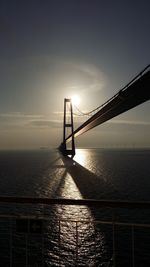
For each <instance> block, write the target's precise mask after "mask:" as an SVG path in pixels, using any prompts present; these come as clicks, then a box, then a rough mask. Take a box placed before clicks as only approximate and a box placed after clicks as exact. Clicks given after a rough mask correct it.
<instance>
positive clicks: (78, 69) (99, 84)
mask: <svg viewBox="0 0 150 267" xmlns="http://www.w3.org/2000/svg"><path fill="white" fill-rule="evenodd" d="M64 66H65V68H66V69H68V72H70V73H72V75H74V77H76V76H78V79H76V80H77V81H78V80H79V82H78V83H77V84H76V81H73V82H72V85H71V84H70V86H68V88H70V89H79V90H81V92H84V91H86V92H87V91H91V89H92V92H93V91H99V90H101V89H102V88H103V86H104V85H105V83H106V75H105V74H104V73H103V72H102V71H101V70H100V69H99V68H97V67H96V66H94V65H92V64H82V63H79V64H77V63H64Z"/></svg>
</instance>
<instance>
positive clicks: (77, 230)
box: [75, 221, 78, 266]
mask: <svg viewBox="0 0 150 267" xmlns="http://www.w3.org/2000/svg"><path fill="white" fill-rule="evenodd" d="M75 266H78V222H77V221H76V264H75Z"/></svg>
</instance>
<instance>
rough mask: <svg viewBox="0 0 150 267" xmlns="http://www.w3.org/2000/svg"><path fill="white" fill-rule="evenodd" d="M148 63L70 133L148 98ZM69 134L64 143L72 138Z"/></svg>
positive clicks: (82, 129) (94, 123)
mask: <svg viewBox="0 0 150 267" xmlns="http://www.w3.org/2000/svg"><path fill="white" fill-rule="evenodd" d="M149 68H150V65H149V66H148V67H147V68H145V69H144V70H143V71H142V72H141V73H140V74H139V75H137V76H136V77H135V78H134V79H133V80H132V81H131V82H130V83H128V84H127V85H126V86H125V87H124V88H123V89H122V90H120V91H119V92H118V93H117V94H116V95H114V97H112V98H111V99H109V100H108V101H107V102H106V103H104V104H103V105H102V106H101V109H100V110H98V112H96V113H95V114H94V115H93V116H91V117H90V118H89V119H88V120H87V121H85V122H84V123H83V124H82V125H81V126H79V127H78V128H77V129H76V130H75V131H74V132H73V133H72V134H73V136H74V137H77V136H79V135H81V134H83V133H85V132H87V131H89V130H90V129H92V128H94V127H96V126H98V125H100V124H102V123H104V122H106V121H108V120H110V119H112V118H114V117H116V116H118V115H120V114H122V113H123V112H125V111H127V110H130V109H132V108H134V107H136V106H138V105H140V104H142V103H144V102H145V101H147V100H149V99H150V70H148V71H147V72H146V73H145V70H147V69H149ZM72 134H70V135H69V136H68V137H67V138H66V139H65V141H66V143H67V142H70V141H71V139H72Z"/></svg>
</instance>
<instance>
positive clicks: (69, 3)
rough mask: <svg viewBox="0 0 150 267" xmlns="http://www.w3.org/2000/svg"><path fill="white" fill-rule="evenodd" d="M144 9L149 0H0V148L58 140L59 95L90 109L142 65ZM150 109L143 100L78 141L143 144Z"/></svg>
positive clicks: (148, 59) (148, 48)
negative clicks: (78, 99) (75, 100)
mask: <svg viewBox="0 0 150 267" xmlns="http://www.w3.org/2000/svg"><path fill="white" fill-rule="evenodd" d="M149 14H150V1H149V0H143V1H138V0H136V1H134V0H130V1H128V0H126V1H124V0H118V1H117V0H113V1H112V0H105V1H104V0H18V1H17V0H1V1H0V149H24V148H27V149H29V148H39V147H41V146H48V147H57V146H58V145H59V144H60V142H61V140H62V125H63V100H64V98H65V97H71V96H72V95H79V96H80V98H81V102H80V104H79V106H78V107H79V109H80V110H82V111H83V112H87V111H90V110H92V109H94V108H96V107H97V106H99V105H100V104H102V103H103V102H104V101H106V100H107V99H109V98H110V97H112V96H113V95H114V94H115V93H117V91H119V90H120V89H121V88H122V87H123V86H124V85H126V84H127V83H128V82H129V81H130V80H131V79H132V78H133V77H134V76H135V75H136V74H138V73H139V72H140V71H141V70H142V69H144V68H145V67H146V66H147V65H148V64H149V63H150V15H149ZM149 115H150V104H149V101H148V102H146V103H144V104H142V105H140V106H138V107H136V108H134V109H132V110H130V111H128V112H126V113H124V114H122V115H120V116H118V117H116V118H114V119H112V120H110V121H108V122H106V123H104V124H103V125H101V126H98V127H96V128H95V129H93V130H91V131H89V132H88V133H86V134H85V135H84V136H81V137H79V138H78V139H77V141H76V142H77V145H78V147H133V146H134V147H150V138H149V136H150V119H149ZM84 119H86V118H84ZM82 121H83V120H81V119H80V118H75V124H76V125H77V124H80V123H81V122H82Z"/></svg>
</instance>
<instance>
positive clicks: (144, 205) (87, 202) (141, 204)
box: [0, 196, 150, 209]
mask: <svg viewBox="0 0 150 267" xmlns="http://www.w3.org/2000/svg"><path fill="white" fill-rule="evenodd" d="M0 203H1V204H2V203H12V204H44V205H75V206H89V207H98V208H125V209H135V208H140V209H150V201H148V202H147V201H122V200H96V199H68V198H37V197H13V196H0Z"/></svg>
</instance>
